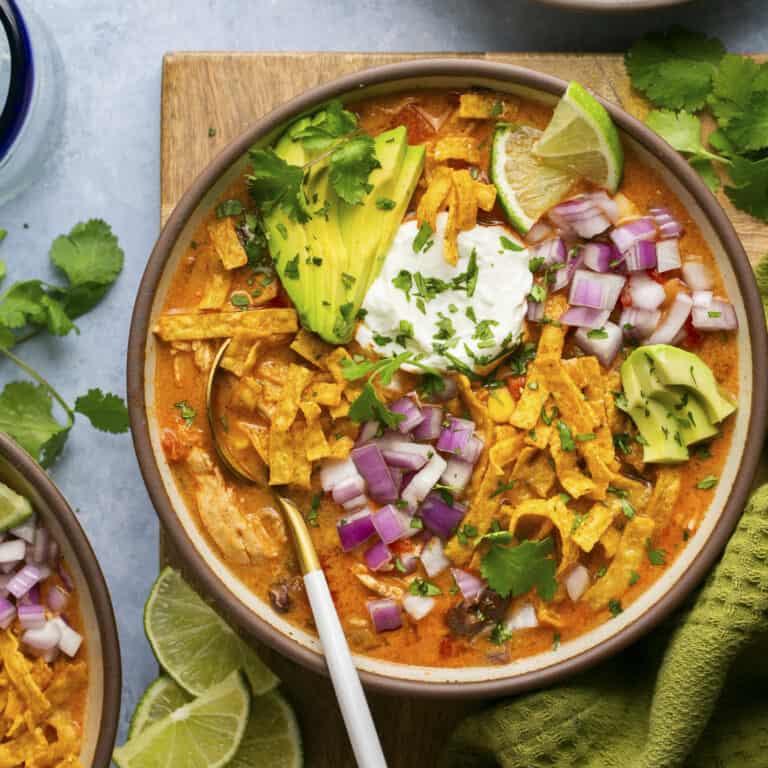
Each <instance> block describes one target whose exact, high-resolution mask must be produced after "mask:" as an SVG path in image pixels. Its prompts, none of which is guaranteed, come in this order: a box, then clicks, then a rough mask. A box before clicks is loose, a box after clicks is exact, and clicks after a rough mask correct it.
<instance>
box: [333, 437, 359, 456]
mask: <svg viewBox="0 0 768 768" xmlns="http://www.w3.org/2000/svg"><path fill="white" fill-rule="evenodd" d="M330 447H331V452H330V453H329V454H328V458H329V459H346V458H347V456H349V454H350V452H351V451H352V449H353V448H354V447H355V441H354V440H353V439H352V438H351V437H347V436H346V435H345V436H344V437H340V438H338V440H334V441H333V442H332V443H331V444H330Z"/></svg>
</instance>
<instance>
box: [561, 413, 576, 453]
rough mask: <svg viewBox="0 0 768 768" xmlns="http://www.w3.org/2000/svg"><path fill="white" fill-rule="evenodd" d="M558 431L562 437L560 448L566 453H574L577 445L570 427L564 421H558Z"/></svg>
mask: <svg viewBox="0 0 768 768" xmlns="http://www.w3.org/2000/svg"><path fill="white" fill-rule="evenodd" d="M557 431H558V434H559V435H560V447H561V448H562V449H563V450H564V451H573V450H575V449H576V444H575V443H574V442H573V436H572V435H571V430H570V429H569V427H568V425H567V424H566V423H565V422H564V421H563V420H562V419H558V421H557Z"/></svg>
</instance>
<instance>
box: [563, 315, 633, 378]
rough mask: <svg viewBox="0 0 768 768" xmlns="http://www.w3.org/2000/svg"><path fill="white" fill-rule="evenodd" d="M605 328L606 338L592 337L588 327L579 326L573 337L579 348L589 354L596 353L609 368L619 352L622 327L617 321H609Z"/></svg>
mask: <svg viewBox="0 0 768 768" xmlns="http://www.w3.org/2000/svg"><path fill="white" fill-rule="evenodd" d="M603 330H604V331H605V333H606V334H607V337H606V338H600V339H598V338H595V337H593V336H592V337H590V336H589V329H587V328H579V329H578V330H577V331H576V333H575V334H574V335H573V338H574V341H575V342H576V344H577V345H578V347H579V349H581V350H582V351H583V352H586V353H587V354H588V355H594V356H595V357H596V358H597V359H598V360H599V361H600V362H601V363H602V364H603V366H604V367H605V368H608V367H610V365H611V363H612V362H613V360H614V358H615V357H616V355H617V354H618V353H619V350H620V349H621V344H622V341H623V339H622V333H621V328H619V326H618V325H616V324H615V323H612V322H610V321H608V322H607V323H606V324H605V325H604V326H603Z"/></svg>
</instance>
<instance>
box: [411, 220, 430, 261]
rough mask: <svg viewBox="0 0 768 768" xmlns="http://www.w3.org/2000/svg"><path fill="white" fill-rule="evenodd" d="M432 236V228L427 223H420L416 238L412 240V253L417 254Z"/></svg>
mask: <svg viewBox="0 0 768 768" xmlns="http://www.w3.org/2000/svg"><path fill="white" fill-rule="evenodd" d="M431 236H432V227H430V226H429V222H427V221H424V222H422V224H421V226H420V227H419V231H418V232H417V233H416V237H415V238H414V239H413V252H414V253H419V251H421V250H422V249H423V248H424V246H425V245H426V244H427V240H429V238H430V237H431Z"/></svg>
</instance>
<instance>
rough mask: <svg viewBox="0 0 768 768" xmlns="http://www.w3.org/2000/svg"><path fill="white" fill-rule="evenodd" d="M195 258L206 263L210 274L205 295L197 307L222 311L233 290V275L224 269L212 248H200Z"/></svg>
mask: <svg viewBox="0 0 768 768" xmlns="http://www.w3.org/2000/svg"><path fill="white" fill-rule="evenodd" d="M195 258H196V259H198V260H203V261H205V263H206V267H207V270H208V272H209V276H208V279H207V280H206V282H205V293H204V294H203V297H202V298H201V299H200V303H199V304H198V305H197V307H198V309H220V308H221V307H222V306H223V305H224V304H225V302H226V301H227V299H228V298H229V292H230V289H231V288H232V275H231V274H230V273H229V272H228V271H227V270H226V269H224V265H223V264H222V263H221V259H219V258H218V256H217V255H216V254H215V253H214V252H213V251H212V250H211V249H210V248H202V247H201V248H199V249H198V250H197V252H196V253H195Z"/></svg>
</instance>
